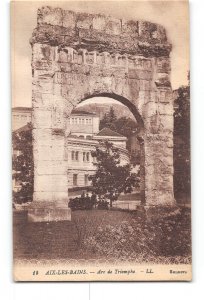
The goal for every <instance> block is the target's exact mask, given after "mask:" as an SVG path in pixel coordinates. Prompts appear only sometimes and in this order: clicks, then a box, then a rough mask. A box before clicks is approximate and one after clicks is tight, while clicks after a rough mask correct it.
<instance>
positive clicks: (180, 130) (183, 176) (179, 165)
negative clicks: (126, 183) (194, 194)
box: [174, 75, 190, 195]
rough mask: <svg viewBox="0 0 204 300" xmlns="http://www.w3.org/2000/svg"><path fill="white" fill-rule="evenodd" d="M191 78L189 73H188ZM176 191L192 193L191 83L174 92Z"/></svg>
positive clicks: (177, 192) (176, 192) (177, 193)
mask: <svg viewBox="0 0 204 300" xmlns="http://www.w3.org/2000/svg"><path fill="white" fill-rule="evenodd" d="M188 78H189V75H188ZM174 94H175V100H174V103H175V112H174V191H175V195H179V194H181V193H184V194H187V195H189V193H190V84H188V85H187V86H181V87H180V88H179V89H178V90H176V91H175V92H174Z"/></svg>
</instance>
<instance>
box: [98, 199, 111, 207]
mask: <svg viewBox="0 0 204 300" xmlns="http://www.w3.org/2000/svg"><path fill="white" fill-rule="evenodd" d="M108 205H109V203H108V201H104V200H101V201H98V202H97V208H98V209H108Z"/></svg>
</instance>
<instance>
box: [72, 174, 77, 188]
mask: <svg viewBox="0 0 204 300" xmlns="http://www.w3.org/2000/svg"><path fill="white" fill-rule="evenodd" d="M77 177H78V174H73V186H77Z"/></svg>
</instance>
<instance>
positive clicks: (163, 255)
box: [84, 210, 191, 263]
mask: <svg viewBox="0 0 204 300" xmlns="http://www.w3.org/2000/svg"><path fill="white" fill-rule="evenodd" d="M132 216H133V215H132ZM84 247H85V249H86V250H88V251H91V252H93V253H98V255H99V256H100V257H107V258H109V259H113V258H114V259H115V258H116V259H117V258H118V259H120V260H134V261H138V262H142V261H143V262H149V261H153V262H156V263H159V262H160V261H163V262H164V263H176V261H178V263H181V262H182V263H189V262H190V259H191V258H190V257H191V226H190V212H189V211H188V210H183V211H182V212H181V213H180V214H178V215H176V216H175V215H172V216H169V217H167V218H163V219H160V220H159V221H158V220H157V221H156V220H155V221H152V222H147V221H146V219H145V218H144V217H139V216H137V217H136V216H133V217H132V218H131V219H129V220H127V221H122V222H121V223H120V224H116V225H114V226H113V225H104V226H99V227H98V229H97V231H96V232H95V233H94V234H92V235H89V236H86V239H85V240H84ZM174 260H175V262H174Z"/></svg>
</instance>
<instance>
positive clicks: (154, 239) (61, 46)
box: [11, 1, 192, 281]
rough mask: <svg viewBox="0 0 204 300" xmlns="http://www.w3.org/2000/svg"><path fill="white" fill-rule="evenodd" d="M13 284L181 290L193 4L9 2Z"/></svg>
mask: <svg viewBox="0 0 204 300" xmlns="http://www.w3.org/2000/svg"><path fill="white" fill-rule="evenodd" d="M11 56H12V146H13V150H12V156H13V157H12V160H13V167H12V178H13V185H12V186H13V274H14V280H15V281H190V280H191V279H192V271H191V270H192V269H191V266H192V264H191V197H190V195H191V185H190V70H189V7H188V1H13V2H11Z"/></svg>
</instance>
